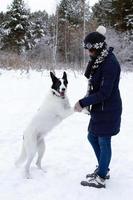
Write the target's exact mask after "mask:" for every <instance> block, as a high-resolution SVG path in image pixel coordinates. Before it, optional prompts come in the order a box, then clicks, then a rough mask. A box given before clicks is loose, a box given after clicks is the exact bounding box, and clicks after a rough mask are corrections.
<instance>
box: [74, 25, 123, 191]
mask: <svg viewBox="0 0 133 200" xmlns="http://www.w3.org/2000/svg"><path fill="white" fill-rule="evenodd" d="M105 30H106V29H105V27H103V26H100V27H99V28H98V29H97V31H96V32H92V33H90V34H88V35H87V36H86V38H85V40H84V48H85V49H87V51H88V53H89V56H90V61H89V63H88V66H87V68H86V71H85V77H86V78H87V79H88V80H89V83H88V93H87V95H86V96H85V97H84V98H83V99H80V100H79V101H78V102H77V103H76V104H75V111H77V112H81V111H82V109H83V108H84V107H88V109H89V111H90V116H91V118H90V123H89V127H88V140H89V142H90V143H91V145H92V147H93V150H94V152H95V155H96V158H97V161H98V166H97V168H96V169H95V171H94V172H93V173H92V174H88V175H87V176H86V178H87V179H86V181H82V182H81V185H83V186H90V187H96V188H105V181H106V179H109V178H110V175H109V164H110V161H111V137H112V136H114V135H116V134H118V133H119V131H120V124H121V114H122V101H121V96H120V91H119V80H120V72H121V69H120V65H119V63H118V61H117V59H116V57H115V55H114V53H113V48H112V47H110V48H109V49H108V48H107V44H106V42H105V39H106V38H105V36H104V33H105V32H106V31H105Z"/></svg>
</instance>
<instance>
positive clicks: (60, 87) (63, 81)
mask: <svg viewBox="0 0 133 200" xmlns="http://www.w3.org/2000/svg"><path fill="white" fill-rule="evenodd" d="M50 76H51V79H52V86H51V89H52V92H53V94H55V95H56V96H59V97H61V98H65V94H66V89H67V84H68V80H67V74H66V72H64V73H63V77H62V78H57V77H56V76H55V74H53V73H52V72H50Z"/></svg>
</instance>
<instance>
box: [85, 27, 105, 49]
mask: <svg viewBox="0 0 133 200" xmlns="http://www.w3.org/2000/svg"><path fill="white" fill-rule="evenodd" d="M105 33H106V28H105V27H104V26H99V27H98V28H97V30H96V32H91V33H89V34H88V35H87V36H86V37H85V40H84V48H85V49H101V48H103V46H104V44H105V39H106V37H105V36H104V35H105Z"/></svg>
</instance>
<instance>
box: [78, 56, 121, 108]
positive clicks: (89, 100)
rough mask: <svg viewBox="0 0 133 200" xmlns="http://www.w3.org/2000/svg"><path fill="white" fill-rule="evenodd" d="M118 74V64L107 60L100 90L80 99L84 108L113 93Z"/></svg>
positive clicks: (99, 101)
mask: <svg viewBox="0 0 133 200" xmlns="http://www.w3.org/2000/svg"><path fill="white" fill-rule="evenodd" d="M117 76H118V65H117V63H115V62H113V61H112V59H110V61H109V62H107V65H105V66H104V68H103V74H102V78H103V84H102V85H101V87H100V89H99V91H98V92H96V93H94V94H91V95H89V96H88V97H85V98H83V99H81V100H79V103H80V105H81V107H82V108H84V107H86V106H89V105H93V104H97V103H101V102H102V101H104V100H106V99H108V98H109V97H110V95H111V92H112V89H113V85H114V81H115V79H116V77H117Z"/></svg>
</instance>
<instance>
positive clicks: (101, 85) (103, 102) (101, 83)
mask: <svg viewBox="0 0 133 200" xmlns="http://www.w3.org/2000/svg"><path fill="white" fill-rule="evenodd" d="M103 83H104V77H103V78H102V83H101V86H103ZM103 110H104V101H103V102H102V111H103Z"/></svg>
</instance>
